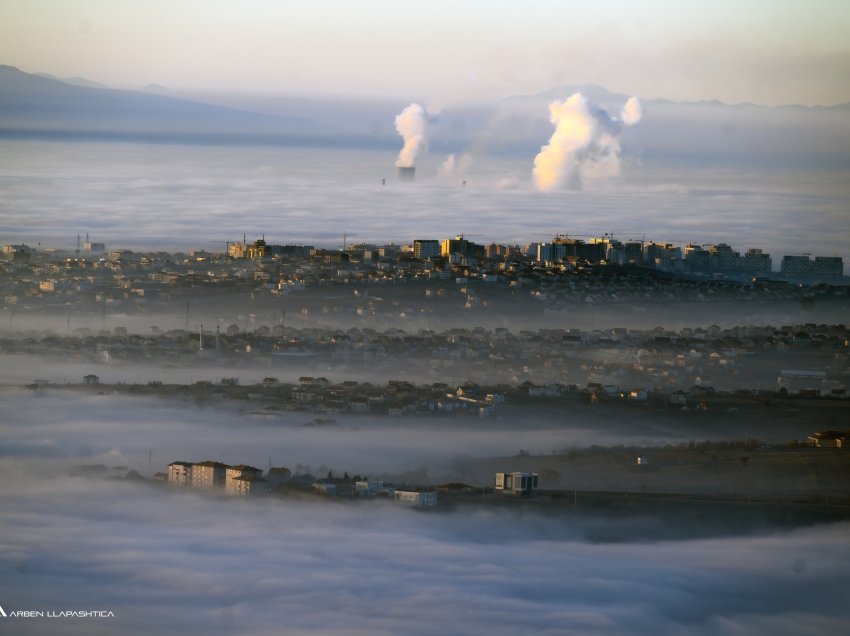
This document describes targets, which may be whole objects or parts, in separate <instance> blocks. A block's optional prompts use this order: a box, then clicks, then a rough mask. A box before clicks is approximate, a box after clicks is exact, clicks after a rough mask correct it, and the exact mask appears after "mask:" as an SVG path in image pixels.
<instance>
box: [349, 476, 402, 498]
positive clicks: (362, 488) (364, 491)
mask: <svg viewBox="0 0 850 636" xmlns="http://www.w3.org/2000/svg"><path fill="white" fill-rule="evenodd" d="M394 492H395V488H393V487H392V486H390V485H389V484H385V483H384V482H382V481H377V480H371V479H370V480H369V481H357V482H354V493H355V494H356V495H357V496H358V497H378V496H381V497H392V496H393V493H394Z"/></svg>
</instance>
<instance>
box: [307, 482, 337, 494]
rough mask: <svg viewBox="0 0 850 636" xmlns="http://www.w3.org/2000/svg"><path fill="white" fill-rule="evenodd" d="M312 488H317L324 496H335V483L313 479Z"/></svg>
mask: <svg viewBox="0 0 850 636" xmlns="http://www.w3.org/2000/svg"><path fill="white" fill-rule="evenodd" d="M312 486H313V490H317V491H318V492H320V493H321V494H323V495H324V496H325V497H335V496H336V484H326V483H324V482H321V481H314V482H313V484H312Z"/></svg>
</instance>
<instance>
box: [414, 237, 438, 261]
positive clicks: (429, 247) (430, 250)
mask: <svg viewBox="0 0 850 636" xmlns="http://www.w3.org/2000/svg"><path fill="white" fill-rule="evenodd" d="M413 255H414V256H415V257H416V258H418V259H419V260H420V261H424V260H427V259H429V258H439V257H440V241H438V240H436V239H416V240H414V241H413Z"/></svg>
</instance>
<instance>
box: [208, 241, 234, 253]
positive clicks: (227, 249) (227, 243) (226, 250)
mask: <svg viewBox="0 0 850 636" xmlns="http://www.w3.org/2000/svg"><path fill="white" fill-rule="evenodd" d="M234 242H235V241H230V240H227V241H207V243H209V244H210V245H221V244H222V243H223V244H224V253H225V254H229V253H230V244H231V243H234Z"/></svg>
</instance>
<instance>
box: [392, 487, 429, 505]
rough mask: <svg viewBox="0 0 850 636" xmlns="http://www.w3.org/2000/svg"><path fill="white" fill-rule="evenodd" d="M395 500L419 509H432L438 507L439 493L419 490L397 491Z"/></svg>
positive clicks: (394, 495) (394, 496) (394, 494)
mask: <svg viewBox="0 0 850 636" xmlns="http://www.w3.org/2000/svg"><path fill="white" fill-rule="evenodd" d="M393 499H394V500H395V501H399V502H401V503H405V504H408V505H410V506H416V507H417V508H430V507H433V506H436V505H437V493H435V492H421V491H418V490H396V491H395V492H394V493H393Z"/></svg>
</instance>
